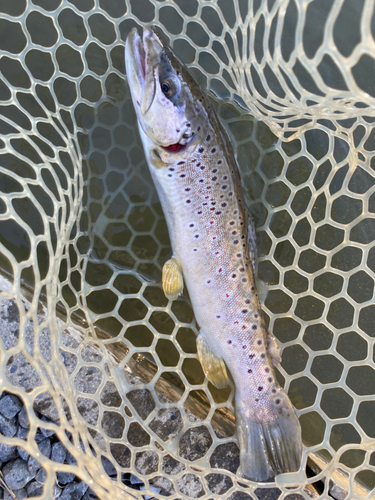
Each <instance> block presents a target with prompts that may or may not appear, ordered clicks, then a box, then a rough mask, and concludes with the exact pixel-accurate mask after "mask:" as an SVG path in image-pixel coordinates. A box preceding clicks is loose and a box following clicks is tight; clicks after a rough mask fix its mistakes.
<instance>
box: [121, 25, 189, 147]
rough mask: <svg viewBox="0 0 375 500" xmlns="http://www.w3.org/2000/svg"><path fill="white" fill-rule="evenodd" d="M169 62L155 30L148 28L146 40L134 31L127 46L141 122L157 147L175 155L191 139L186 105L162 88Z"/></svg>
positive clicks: (127, 40)
mask: <svg viewBox="0 0 375 500" xmlns="http://www.w3.org/2000/svg"><path fill="white" fill-rule="evenodd" d="M166 60H167V54H166V52H165V48H164V46H163V44H162V42H161V40H160V38H159V37H158V36H157V35H156V33H155V31H154V30H153V29H151V28H146V29H145V30H144V31H143V38H141V37H140V35H139V34H138V31H137V29H136V28H133V29H132V30H131V32H130V33H129V35H128V37H127V39H126V44H125V65H126V74H127V77H128V82H129V87H130V92H131V95H132V100H133V103H134V107H135V110H136V113H137V118H138V123H139V125H140V126H141V127H142V129H143V131H144V132H145V134H146V135H147V136H148V137H149V138H150V140H151V141H152V143H153V144H154V145H155V146H156V147H159V148H164V149H165V150H166V151H168V152H170V153H174V152H180V151H181V150H182V149H184V146H186V145H187V144H189V143H190V141H189V139H191V137H186V136H187V135H189V134H188V132H189V127H188V126H187V123H188V119H187V117H186V113H185V110H186V105H185V103H184V102H182V103H179V104H176V103H173V102H172V101H171V100H170V99H168V97H166V95H164V93H163V92H162V89H161V80H162V79H163V71H164V68H165V65H166V64H167V63H166ZM176 78H177V76H176ZM181 85H183V81H182V79H181Z"/></svg>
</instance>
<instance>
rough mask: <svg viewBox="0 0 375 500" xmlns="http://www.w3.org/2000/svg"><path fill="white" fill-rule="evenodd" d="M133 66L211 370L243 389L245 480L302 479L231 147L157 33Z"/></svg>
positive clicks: (134, 88) (215, 377)
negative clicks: (297, 475) (229, 376)
mask: <svg viewBox="0 0 375 500" xmlns="http://www.w3.org/2000/svg"><path fill="white" fill-rule="evenodd" d="M125 60H126V69H127V75H128V79H129V86H130V89H131V93H132V99H133V103H134V107H135V110H136V113H137V118H138V123H139V130H140V135H141V138H142V142H143V145H144V150H145V154H146V158H147V161H148V164H149V167H150V172H151V175H152V177H153V180H154V183H155V186H156V188H157V191H158V194H159V198H160V201H161V204H162V207H163V210H164V214H165V217H166V221H167V224H168V229H169V235H170V239H171V243H172V249H173V255H174V257H173V262H172V265H171V268H170V269H174V268H175V267H176V268H177V269H179V270H180V272H181V273H182V275H183V279H184V281H185V284H186V286H187V288H188V290H189V295H190V299H191V302H192V305H193V309H194V313H195V316H196V319H197V322H198V324H199V326H200V335H199V337H198V342H197V346H198V352H199V353H200V359H201V362H202V365H203V367H204V369H205V372H206V374H207V376H208V378H209V379H210V380H211V381H212V382H213V383H215V385H217V386H219V387H223V386H224V385H226V380H227V379H226V373H225V365H226V366H227V367H228V368H229V370H230V372H231V374H232V377H233V380H234V382H235V385H236V403H235V406H236V421H237V434H238V438H239V444H240V451H241V467H242V472H243V474H244V476H245V477H248V478H250V479H253V480H256V481H265V480H267V479H269V478H270V477H273V476H274V475H275V474H279V473H283V472H291V471H296V470H298V469H299V467H300V462H301V454H302V443H301V431H300V426H299V422H298V419H297V417H296V415H295V413H294V410H293V407H292V405H291V402H290V400H289V398H288V396H287V395H286V394H285V392H284V391H283V390H282V389H281V388H280V386H279V384H278V383H277V380H276V378H275V373H274V369H273V368H274V366H276V365H277V364H278V362H279V361H280V357H279V354H278V349H277V346H276V344H275V342H274V340H273V338H272V337H271V336H270V335H269V333H268V331H267V328H266V325H265V324H264V321H263V317H262V311H261V305H260V302H259V297H258V294H257V291H256V288H255V278H254V269H253V261H254V260H255V240H254V228H253V225H252V221H251V218H250V216H249V214H248V211H247V209H246V205H245V202H244V195H243V191H242V186H241V181H240V176H239V173H238V169H237V166H236V163H235V160H234V153H233V150H232V147H231V145H230V142H229V140H228V139H227V136H226V134H225V132H224V131H223V130H222V128H221V126H220V123H219V121H218V119H217V117H216V114H215V112H214V110H213V108H212V105H211V104H210V102H209V100H208V98H207V97H206V96H205V94H204V92H203V91H202V90H201V89H200V87H199V86H198V84H197V83H196V82H195V80H194V79H193V78H192V77H191V75H190V74H189V72H188V70H187V69H186V67H185V66H184V65H183V64H182V63H181V62H180V61H179V59H178V58H177V56H176V55H175V54H174V53H173V52H172V51H171V49H170V48H169V47H168V46H167V45H165V44H164V42H163V41H162V40H161V39H160V37H159V36H158V35H157V33H156V32H155V31H154V30H153V29H151V28H149V29H145V30H144V34H143V43H142V40H141V39H140V37H139V35H138V33H137V31H136V30H133V31H132V32H131V33H130V34H129V37H128V39H127V42H126V52H125ZM165 84H166V85H165ZM167 87H169V90H170V89H171V88H172V91H171V92H170V91H168V92H167V94H168V95H166V93H165V92H163V89H164V90H166V89H167ZM176 283H179V280H178V279H176ZM181 283H182V282H181ZM181 291H182V290H181V288H180V289H179V290H176V291H175V292H176V293H174V294H171V297H172V298H175V297H176V296H177V295H178V293H179V292H181ZM177 292H178V293H177ZM222 360H224V361H225V365H224V363H223V361H222ZM210 377H211V378H210Z"/></svg>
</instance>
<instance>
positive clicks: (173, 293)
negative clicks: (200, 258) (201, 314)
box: [162, 257, 184, 300]
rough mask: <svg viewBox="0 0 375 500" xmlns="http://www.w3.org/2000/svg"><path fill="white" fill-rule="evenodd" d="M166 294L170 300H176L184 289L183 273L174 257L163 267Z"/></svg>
mask: <svg viewBox="0 0 375 500" xmlns="http://www.w3.org/2000/svg"><path fill="white" fill-rule="evenodd" d="M162 282H163V290H164V294H165V296H166V297H167V299H169V300H176V299H177V297H178V296H179V295H181V294H182V291H183V289H184V280H183V277H182V271H181V268H180V266H179V265H178V263H177V260H176V259H175V258H174V257H172V258H171V259H169V260H167V262H166V263H165V264H164V266H163V274H162Z"/></svg>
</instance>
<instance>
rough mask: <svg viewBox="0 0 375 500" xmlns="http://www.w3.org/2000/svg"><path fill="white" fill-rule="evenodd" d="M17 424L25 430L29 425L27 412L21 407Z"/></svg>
mask: <svg viewBox="0 0 375 500" xmlns="http://www.w3.org/2000/svg"><path fill="white" fill-rule="evenodd" d="M18 423H19V424H20V425H22V427H24V428H25V429H29V427H30V423H29V417H28V415H27V410H26V408H25V407H24V406H23V407H22V410H21V411H20V412H19V414H18Z"/></svg>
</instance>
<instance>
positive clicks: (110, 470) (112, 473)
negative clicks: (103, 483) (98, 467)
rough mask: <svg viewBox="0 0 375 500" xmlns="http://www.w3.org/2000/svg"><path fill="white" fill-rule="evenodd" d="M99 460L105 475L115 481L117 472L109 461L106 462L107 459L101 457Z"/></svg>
mask: <svg viewBox="0 0 375 500" xmlns="http://www.w3.org/2000/svg"><path fill="white" fill-rule="evenodd" d="M101 458H102V465H103V468H104V470H105V472H106V474H107V475H108V476H109V477H111V478H115V479H117V470H116V468H115V466H114V465H113V463H112V462H111V461H110V460H108V458H107V457H104V456H102V457H101Z"/></svg>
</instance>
